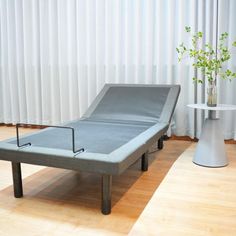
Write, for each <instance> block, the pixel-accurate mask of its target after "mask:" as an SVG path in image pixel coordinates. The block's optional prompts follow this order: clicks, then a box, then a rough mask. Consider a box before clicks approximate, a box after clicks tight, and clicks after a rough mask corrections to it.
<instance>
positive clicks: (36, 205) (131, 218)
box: [0, 126, 191, 236]
mask: <svg viewBox="0 0 236 236" xmlns="http://www.w3.org/2000/svg"><path fill="white" fill-rule="evenodd" d="M32 131H35V129H32V130H31V129H21V133H27V132H32ZM12 136H15V128H14V127H4V126H0V139H1V140H3V139H6V138H10V137H12ZM190 145H191V142H188V141H172V140H171V141H167V142H165V146H164V149H163V150H161V151H157V152H155V153H153V154H151V155H150V160H149V161H150V166H149V171H147V172H141V171H140V162H137V163H135V164H134V165H133V166H132V167H130V168H129V169H128V170H127V171H126V172H125V173H124V174H122V175H121V176H117V177H114V179H113V188H112V213H111V214H110V215H108V216H104V215H102V214H101V213H100V184H101V179H100V176H99V175H95V174H89V173H78V172H74V171H68V170H63V169H56V168H49V167H38V166H33V165H22V166H23V168H22V169H23V177H24V180H23V187H24V197H23V198H20V199H16V198H14V197H13V189H12V179H11V178H12V177H11V166H10V163H8V162H4V161H0V235H4V236H5V235H14V236H15V235H17V236H20V235H24V236H32V235H34V236H37V235H40V236H43V235H48V236H53V235H55V236H62V235H70V236H73V235H127V234H128V233H129V232H130V230H131V228H132V226H133V225H134V223H135V222H136V220H137V219H138V217H139V216H140V214H141V213H142V211H143V209H144V208H145V206H146V205H147V204H148V202H149V200H150V199H151V197H152V195H153V193H154V192H155V191H156V189H157V188H158V186H159V184H160V183H161V182H162V180H163V178H164V177H165V175H166V174H167V172H168V171H169V169H170V167H171V165H172V164H173V163H174V161H175V160H176V159H177V158H178V157H179V156H180V154H181V153H182V152H183V151H185V150H186V148H188V147H189V146H190Z"/></svg>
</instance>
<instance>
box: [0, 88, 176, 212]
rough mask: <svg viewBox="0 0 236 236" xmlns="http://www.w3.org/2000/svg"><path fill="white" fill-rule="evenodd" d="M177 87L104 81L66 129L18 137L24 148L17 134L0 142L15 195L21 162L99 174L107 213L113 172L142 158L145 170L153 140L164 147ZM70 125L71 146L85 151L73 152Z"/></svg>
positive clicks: (20, 193)
mask: <svg viewBox="0 0 236 236" xmlns="http://www.w3.org/2000/svg"><path fill="white" fill-rule="evenodd" d="M179 92H180V86H179V85H130V84H129V85H127V84H107V85H105V87H104V88H103V89H102V91H101V92H100V93H99V95H98V96H97V97H96V99H95V101H94V102H93V103H92V105H91V106H90V108H89V109H88V110H87V112H86V113H85V115H84V116H83V117H82V118H81V119H80V120H76V121H73V122H69V123H66V124H63V126H66V127H69V129H63V128H61V129H58V128H56V127H52V128H46V129H43V130H41V131H38V132H35V133H33V134H29V135H25V136H23V137H21V138H20V139H19V140H18V141H19V143H18V146H20V145H23V146H22V147H18V146H17V145H16V144H17V140H16V138H14V139H9V140H6V141H3V142H0V159H1V160H7V161H11V162H12V172H13V184H14V195H15V197H22V196H23V190H22V178H21V167H20V163H29V164H35V165H43V166H50V167H57V168H64V169H70V170H76V171H89V172H95V173H100V174H101V176H102V207H101V210H102V213H103V214H109V213H110V212H111V185H112V175H119V174H121V173H122V172H123V171H125V170H126V169H127V168H128V167H129V166H130V165H132V164H133V163H134V162H136V161H137V160H138V159H139V158H140V157H141V158H142V159H141V160H142V161H141V163H142V170H143V171H146V170H147V168H148V157H147V150H148V148H149V147H150V146H151V145H153V143H155V142H156V141H157V140H159V143H158V146H159V148H162V139H161V137H162V136H163V135H164V134H165V132H166V131H167V129H168V127H169V124H170V120H171V117H172V115H173V112H174V109H175V106H176V102H177V100H178V96H179ZM70 128H71V129H70ZM72 130H73V132H74V138H75V139H74V146H75V147H74V149H80V148H83V149H84V151H83V152H79V153H74V152H73V151H72V142H71V131H72ZM27 143H30V144H31V145H24V144H27Z"/></svg>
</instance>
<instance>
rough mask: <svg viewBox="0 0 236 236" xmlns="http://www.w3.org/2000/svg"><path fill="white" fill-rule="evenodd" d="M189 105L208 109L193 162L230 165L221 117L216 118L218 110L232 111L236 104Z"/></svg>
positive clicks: (203, 164) (213, 165) (210, 165)
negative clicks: (214, 105) (213, 105)
mask: <svg viewBox="0 0 236 236" xmlns="http://www.w3.org/2000/svg"><path fill="white" fill-rule="evenodd" d="M188 107H191V108H194V109H202V110H208V118H207V119H205V121H204V124H203V128H202V131H201V135H200V138H199V141H198V144H197V148H196V151H195V154H194V157H193V162H194V163H195V164H197V165H201V166H206V167H223V166H226V165H228V159H227V155H226V151H225V143H224V136H223V133H222V128H221V124H220V119H218V118H216V111H230V110H231V111H232V110H236V106H235V105H226V104H218V105H217V106H216V107H209V106H207V105H206V104H189V105H188Z"/></svg>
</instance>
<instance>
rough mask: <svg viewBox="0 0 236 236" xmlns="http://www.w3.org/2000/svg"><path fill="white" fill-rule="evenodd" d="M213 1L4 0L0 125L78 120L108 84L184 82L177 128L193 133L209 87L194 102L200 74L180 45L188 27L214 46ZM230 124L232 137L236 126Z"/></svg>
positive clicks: (228, 11) (230, 19)
mask: <svg viewBox="0 0 236 236" xmlns="http://www.w3.org/2000/svg"><path fill="white" fill-rule="evenodd" d="M219 1H220V2H221V3H220V4H224V7H219V9H221V10H220V16H223V19H224V20H222V21H221V22H220V29H225V30H227V31H229V32H230V33H232V35H236V32H235V27H234V22H235V16H234V12H235V10H236V6H235V1H233V0H225V1H224V3H222V2H223V1H222V0H219ZM216 2H217V1H214V0H209V1H205V0H175V1H173V0H148V1H146V0H129V1H127V0H119V1H118V0H68V1H64V0H52V1H50V0H40V1H38V0H31V1H29V0H9V1H5V0H0V34H1V35H0V122H3V123H16V122H28V123H44V124H56V123H60V122H64V121H68V120H73V119H76V118H79V117H80V116H81V115H82V114H83V113H84V112H85V110H86V109H87V107H88V106H89V104H90V103H91V102H92V100H93V99H94V97H95V96H96V95H97V93H98V92H99V91H100V90H101V88H102V87H103V85H104V84H105V83H154V84H157V83H162V84H163V83H164V84H181V86H182V91H181V96H180V99H179V102H178V107H177V109H176V113H175V117H174V123H173V127H172V131H173V132H174V133H175V134H177V135H190V136H193V135H194V115H193V112H192V111H191V110H189V109H188V108H187V107H186V105H187V104H188V103H193V102H201V101H202V102H203V100H204V93H202V91H204V88H201V87H198V88H197V93H196V97H195V95H194V85H193V83H192V80H191V78H192V77H193V76H194V73H196V71H194V70H193V69H192V67H191V64H190V62H189V60H186V61H184V62H183V63H181V64H179V63H178V62H177V55H176V51H175V48H176V47H177V46H178V44H179V43H181V42H182V41H184V42H186V43H188V42H189V39H188V38H187V36H188V35H187V34H186V33H185V32H184V27H185V26H191V27H192V29H193V30H195V31H197V30H201V31H203V32H205V33H206V39H205V40H206V41H210V42H213V43H214V42H215V38H214V37H215V34H216V29H215V26H216V24H215V20H216ZM225 2H226V4H225ZM220 18H221V17H220ZM231 66H235V64H234V65H231ZM220 86H222V87H223V88H224V91H227V99H226V96H224V95H223V94H222V92H220V99H221V101H222V102H227V103H235V96H234V92H233V90H232V88H231V86H230V85H221V83H220ZM234 87H235V83H234ZM220 91H222V90H220ZM234 91H235V90H234ZM137 105H138V104H137ZM197 117H198V122H197V131H198V132H197V134H198V133H199V131H200V129H201V125H202V119H201V118H202V116H201V114H198V116H197ZM227 119H231V120H230V124H228V123H227V126H226V127H225V128H226V131H227V135H228V136H227V137H231V136H232V135H234V134H233V131H232V130H233V129H234V130H235V127H234V126H235V125H234V122H233V120H232V118H227Z"/></svg>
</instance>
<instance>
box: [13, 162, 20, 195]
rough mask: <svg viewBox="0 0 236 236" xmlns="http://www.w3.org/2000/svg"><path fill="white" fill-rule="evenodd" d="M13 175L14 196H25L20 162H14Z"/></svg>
mask: <svg viewBox="0 0 236 236" xmlns="http://www.w3.org/2000/svg"><path fill="white" fill-rule="evenodd" d="M12 177H13V188H14V196H15V197H16V198H20V197H22V196H23V188H22V178H21V166H20V163H18V162H12Z"/></svg>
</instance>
